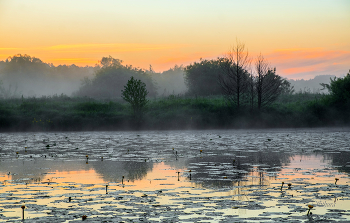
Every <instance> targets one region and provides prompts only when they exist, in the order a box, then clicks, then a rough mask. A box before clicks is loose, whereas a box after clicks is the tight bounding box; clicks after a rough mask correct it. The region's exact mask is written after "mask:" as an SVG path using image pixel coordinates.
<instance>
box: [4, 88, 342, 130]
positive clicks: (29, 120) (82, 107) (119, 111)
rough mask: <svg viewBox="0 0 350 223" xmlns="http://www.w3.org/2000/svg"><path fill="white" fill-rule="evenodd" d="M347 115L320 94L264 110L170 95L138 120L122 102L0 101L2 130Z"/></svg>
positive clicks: (286, 122)
mask: <svg viewBox="0 0 350 223" xmlns="http://www.w3.org/2000/svg"><path fill="white" fill-rule="evenodd" d="M347 114H348V112H347V111H343V110H339V109H336V108H334V107H332V105H331V102H330V99H329V97H327V96H322V95H320V94H310V93H303V94H302V93H300V94H295V95H288V96H283V97H280V99H279V100H278V101H277V102H276V103H275V104H273V105H272V106H270V107H268V108H265V109H263V110H262V111H258V110H251V109H250V108H242V109H240V110H234V109H231V108H229V107H228V106H227V105H226V103H225V100H224V99H223V98H222V97H204V98H186V97H177V96H170V97H168V98H162V99H152V100H150V102H149V104H148V106H147V110H146V112H145V114H144V117H143V121H142V122H141V123H135V121H134V118H133V116H132V112H131V109H130V107H129V105H128V104H126V103H124V102H122V101H98V100H94V99H89V98H71V97H67V96H54V97H42V98H23V99H7V100H1V101H0V131H82V130H84V131H88V130H133V129H208V128H256V127H258V128H265V127H268V128H276V127H287V128H288V127H320V126H340V125H347V124H349V118H348V115H347Z"/></svg>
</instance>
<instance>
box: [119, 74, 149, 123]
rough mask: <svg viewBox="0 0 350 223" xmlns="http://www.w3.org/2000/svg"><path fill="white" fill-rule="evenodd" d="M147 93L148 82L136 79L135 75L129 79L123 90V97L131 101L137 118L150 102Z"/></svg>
mask: <svg viewBox="0 0 350 223" xmlns="http://www.w3.org/2000/svg"><path fill="white" fill-rule="evenodd" d="M147 94H148V91H147V89H146V84H145V83H143V82H142V81H141V80H136V79H134V77H131V79H130V80H128V82H127V84H126V86H124V90H122V98H123V99H124V100H125V101H127V102H129V103H130V105H131V107H132V109H133V112H134V116H135V117H136V118H137V119H139V118H141V117H142V114H143V110H144V109H145V106H146V105H147V103H148V100H147V99H146V96H147Z"/></svg>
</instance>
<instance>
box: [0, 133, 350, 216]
mask: <svg viewBox="0 0 350 223" xmlns="http://www.w3.org/2000/svg"><path fill="white" fill-rule="evenodd" d="M137 134H140V136H138V135H136V134H135V133H117V134H115V135H112V133H111V136H110V137H109V136H108V135H107V134H102V133H96V134H95V133H86V134H82V133H72V134H71V135H70V134H66V135H67V136H65V135H64V136H65V137H67V138H68V139H67V138H65V137H63V136H62V134H57V135H52V134H42V135H40V136H35V139H34V138H33V137H32V138H33V140H31V138H30V137H28V134H27V135H26V134H24V136H23V135H21V134H12V135H5V136H4V137H3V138H2V139H0V140H2V142H4V141H5V142H6V143H5V144H2V147H1V150H0V209H2V210H3V212H2V213H1V214H0V217H1V218H2V219H5V220H9V221H11V220H12V221H15V220H18V219H19V218H20V214H21V213H20V212H19V213H18V214H17V211H16V210H17V209H16V208H17V206H18V205H22V203H26V206H27V207H28V208H27V209H26V210H27V211H28V212H29V215H28V216H31V218H35V217H37V219H36V220H37V221H48V218H50V220H53V221H54V220H55V219H65V220H67V221H68V220H73V219H74V218H77V217H74V216H78V214H77V213H82V212H84V214H86V213H88V215H89V214H90V215H89V216H88V217H89V218H92V217H94V218H96V219H97V221H126V220H129V219H134V220H135V219H136V220H135V221H137V220H139V219H140V218H142V219H143V221H146V222H147V221H169V222H176V221H181V220H184V219H186V221H201V220H207V221H225V220H226V221H227V220H228V219H229V220H232V221H237V222H240V221H242V218H244V219H246V220H247V221H257V222H259V221H267V220H271V218H272V220H271V221H273V220H274V218H279V219H283V220H286V219H290V218H291V217H295V219H299V220H300V219H301V220H307V219H304V218H303V217H305V216H306V215H304V214H305V213H306V212H305V210H307V209H305V206H306V205H307V204H313V205H314V206H315V208H314V210H313V212H314V216H323V218H324V219H326V218H327V219H337V218H339V217H343V218H344V219H348V217H347V216H346V215H345V214H343V213H345V212H346V211H347V210H350V202H349V199H348V197H349V196H350V190H349V186H348V185H349V175H348V174H349V164H350V152H349V148H348V144H346V143H344V142H348V140H349V138H350V134H349V133H348V132H342V133H338V132H328V133H323V132H321V131H319V130H317V131H311V130H310V131H308V132H301V131H300V132H291V131H281V132H278V131H276V132H274V131H272V132H266V133H262V132H257V131H250V132H249V131H248V132H243V131H218V132H215V131H214V133H213V134H208V132H200V131H199V132H194V133H191V134H190V133H189V132H187V133H186V132H185V133H183V132H171V134H166V133H159V132H151V133H149V132H145V133H142V132H141V133H137ZM2 136H3V135H2ZM55 137H56V138H55ZM24 138H27V139H28V141H27V142H26V141H25V140H24ZM48 138H50V140H48ZM333 138H334V140H332V139H333ZM15 139H19V140H18V141H17V142H16V141H15ZM44 140H45V144H47V143H51V144H52V145H54V143H53V141H54V140H55V141H56V142H55V143H56V146H51V147H50V149H47V148H45V147H43V145H44V143H43V141H44ZM24 145H30V146H28V151H27V152H25V151H24V150H20V152H19V154H16V151H17V150H18V148H24ZM172 148H174V149H172ZM86 155H89V159H88V162H87V163H86V161H87V160H86ZM102 156H103V157H104V159H103V160H102V159H101V157H102ZM123 176H124V181H123V182H122V179H123V178H122V177H123ZM335 178H337V179H339V180H338V181H336V182H335V181H334V180H335ZM281 182H285V184H284V185H282V186H281ZM288 183H291V185H292V186H291V187H290V188H288V187H287V184H288ZM335 183H336V184H335ZM107 184H108V194H107V193H106V192H107V191H106V185H107ZM68 197H72V203H69V201H68ZM331 205H333V206H331ZM330 208H334V209H335V210H340V209H345V211H344V210H341V211H340V212H339V213H338V215H337V216H335V215H329V216H328V215H327V216H326V214H325V213H328V212H331V213H334V209H333V210H332V209H330ZM43 210H49V211H50V212H49V214H46V212H43ZM116 210H117V211H116ZM169 210H171V211H169ZM304 212H305V213H304ZM154 213H160V214H159V215H155V214H154ZM101 216H105V217H101ZM96 219H94V220H96ZM275 220H276V219H275ZM314 220H322V219H316V218H315V219H314ZM140 221H141V220H140Z"/></svg>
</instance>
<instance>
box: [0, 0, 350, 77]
mask: <svg viewBox="0 0 350 223" xmlns="http://www.w3.org/2000/svg"><path fill="white" fill-rule="evenodd" d="M237 40H239V41H240V42H243V43H245V46H246V48H247V49H248V51H249V54H250V55H251V56H252V58H254V57H256V56H257V55H258V54H259V53H262V54H263V55H264V57H265V58H267V59H268V61H269V63H270V65H271V66H272V67H276V69H277V73H278V74H280V75H281V76H283V77H287V78H291V79H302V78H303V79H310V78H313V77H314V76H316V75H324V74H331V75H337V76H341V75H344V74H346V73H347V72H348V71H349V69H350V1H349V0H307V1H305V0H291V1H289V0H264V1H260V0H245V1H240V0H176V1H175V0H174V1H170V0H124V1H122V0H104V1H100V0H74V1H72V0H50V1H47V0H31V1H28V0H0V60H5V59H6V58H8V57H9V56H13V55H15V54H28V55H30V56H34V57H37V58H40V59H41V60H42V61H44V62H46V63H53V64H55V65H59V64H76V65H79V66H86V65H94V64H96V63H97V62H98V61H99V60H100V59H101V58H102V57H105V56H109V55H110V56H112V57H114V58H118V59H121V60H123V61H124V64H131V65H133V66H135V67H140V68H143V69H149V66H150V65H152V67H153V69H154V70H155V71H158V72H160V71H164V70H168V69H169V68H171V67H174V66H175V65H176V64H177V65H184V66H186V65H189V64H191V63H193V62H195V61H199V59H200V58H203V59H214V58H217V57H220V56H223V55H225V53H226V52H227V51H228V50H229V49H230V48H231V47H232V46H234V44H236V41H237Z"/></svg>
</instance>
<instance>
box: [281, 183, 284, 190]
mask: <svg viewBox="0 0 350 223" xmlns="http://www.w3.org/2000/svg"><path fill="white" fill-rule="evenodd" d="M283 185H284V182H282V186H281V190H282V188H283Z"/></svg>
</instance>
